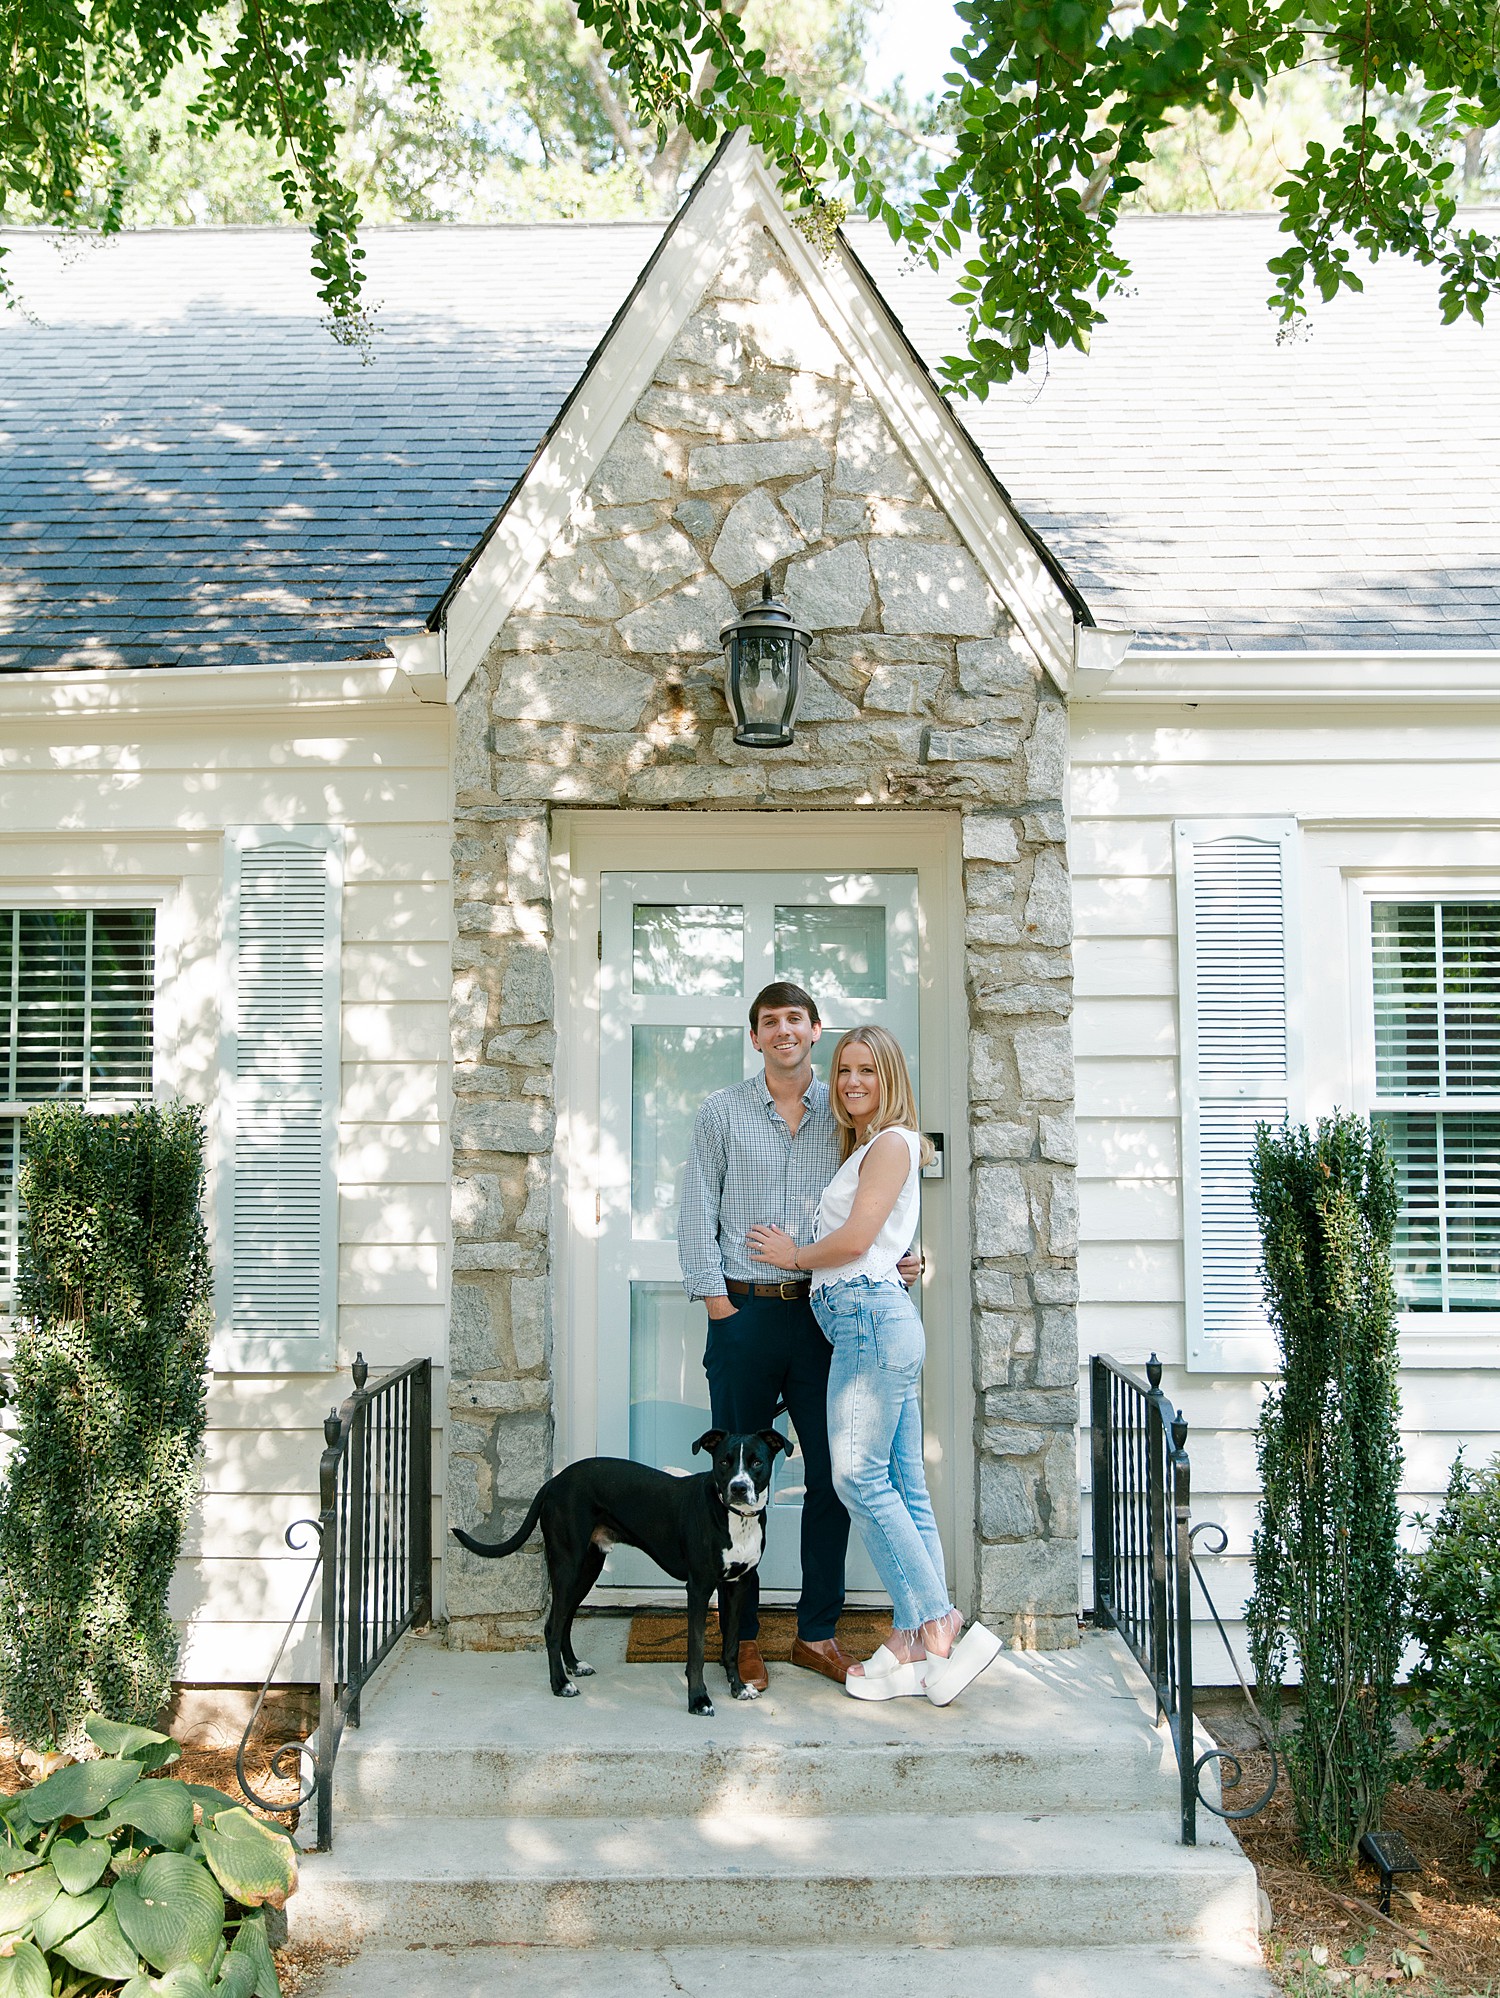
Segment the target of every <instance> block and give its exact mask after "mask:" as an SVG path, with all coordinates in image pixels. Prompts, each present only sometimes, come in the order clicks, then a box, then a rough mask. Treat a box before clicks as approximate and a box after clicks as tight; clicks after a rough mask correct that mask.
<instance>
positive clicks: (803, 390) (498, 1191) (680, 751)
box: [448, 221, 1079, 1645]
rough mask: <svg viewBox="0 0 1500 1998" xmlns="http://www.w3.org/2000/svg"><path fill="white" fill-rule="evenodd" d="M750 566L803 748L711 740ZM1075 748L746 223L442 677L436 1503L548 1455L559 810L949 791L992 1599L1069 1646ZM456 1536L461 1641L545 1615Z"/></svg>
mask: <svg viewBox="0 0 1500 1998" xmlns="http://www.w3.org/2000/svg"><path fill="white" fill-rule="evenodd" d="M997 504H998V502H997ZM767 567H770V568H771V569H772V571H773V575H774V578H775V582H776V585H777V587H778V589H779V591H780V592H781V593H783V594H785V595H786V596H788V597H789V598H790V600H791V602H792V605H793V607H794V610H795V613H796V615H797V617H798V619H799V620H800V621H801V622H803V623H804V624H807V625H809V626H810V627H811V628H812V629H813V631H814V634H815V636H814V643H813V648H812V658H813V663H814V666H815V668H816V670H815V671H814V672H813V673H812V674H811V675H810V676H809V683H808V685H807V686H806V688H805V691H804V694H803V697H802V702H801V706H800V710H799V717H798V724H797V740H796V743H795V745H794V747H792V748H791V749H787V750H782V751H777V752H772V753H765V752H756V751H753V750H744V749H739V748H736V747H735V745H734V743H733V741H732V739H731V730H730V727H729V722H728V711H727V709H726V706H725V703H724V699H723V694H722V690H721V684H720V671H721V668H720V654H719V646H718V632H719V627H720V625H721V623H722V622H724V621H725V620H726V619H728V618H730V617H732V616H733V615H734V614H735V612H736V607H737V599H736V596H735V595H732V594H731V591H734V592H737V593H738V599H739V600H740V601H748V600H749V597H750V596H751V594H753V592H752V590H751V589H750V588H749V587H747V586H750V585H752V584H754V583H755V582H756V581H758V579H759V577H760V574H761V572H762V570H764V569H765V568H767ZM1066 742H1067V724H1066V717H1065V714H1064V710H1063V707H1062V705H1061V703H1060V702H1059V701H1058V699H1057V698H1056V697H1055V695H1053V694H1051V693H1050V692H1049V691H1048V689H1047V687H1046V685H1045V684H1044V682H1043V680H1042V675H1041V672H1040V670H1039V667H1038V665H1037V662H1036V660H1035V658H1034V657H1033V656H1032V654H1031V652H1030V650H1029V649H1028V647H1027V646H1026V644H1025V643H1024V642H1023V641H1022V640H1021V638H1020V637H1019V635H1018V634H1017V632H1016V630H1015V628H1014V626H1013V625H1012V623H1011V621H1010V619H1009V618H1008V616H1007V614H1006V612H1005V610H1004V608H1003V607H1002V606H1001V605H1000V604H999V603H998V602H997V601H996V599H995V597H994V596H993V595H992V593H991V592H990V590H989V588H988V587H987V585H986V584H985V582H984V581H983V579H982V577H981V576H980V574H979V571H978V569H977V568H976V567H975V564H974V562H973V561H972V559H971V558H970V556H969V554H968V552H967V551H966V550H965V548H964V547H963V546H962V544H961V542H960V540H959V537H958V535H957V534H956V533H955V532H954V530H953V528H952V527H951V525H950V524H949V522H948V520H947V518H946V516H945V515H944V514H943V513H941V512H940V511H939V510H938V509H937V507H936V506H935V504H934V503H933V501H932V498H931V496H930V494H929V493H928V492H927V490H926V489H925V488H924V486H923V484H922V482H921V480H920V479H919V478H918V476H917V474H916V472H915V470H914V469H913V467H912V465H911V463H910V462H909V460H908V459H907V458H906V456H905V455H904V454H903V452H902V451H901V450H900V449H899V448H898V446H897V443H896V441H895V440H894V438H893V437H892V436H891V435H890V433H889V432H888V430H887V429H886V427H885V425H884V424H883V422H882V421H881V419H880V417H879V416H878V415H877V413H876V411H875V409H874V408H873V406H872V405H871V404H870V402H869V401H868V400H867V399H866V398H865V396H864V395H863V394H862V393H861V391H860V389H859V387H858V386H857V384H856V380H855V377H854V375H853V373H852V371H851V370H850V368H849V367H848V365H847V363H846V361H845V359H844V357H843V355H842V353H841V351H840V350H839V349H838V348H837V347H836V346H835V344H834V342H833V341H832V340H831V338H830V337H829V335H828V334H827V332H826V331H825V329H824V327H823V325H822V323H821V322H820V321H819V320H818V319H817V317H816V315H815V313H814V311H813V309H812V307H811V305H810V303H809V301H808V299H807V297H806V295H805V294H804V293H802V292H800V291H799V290H798V288H797V287H796V285H795V283H794V281H793V279H792V278H791V275H790V273H789V271H788V270H787V269H786V267H785V265H784V264H783V263H782V262H781V260H780V258H779V256H778V254H777V253H776V251H775V249H774V246H773V244H772V243H771V241H770V238H769V234H768V232H766V231H765V229H764V226H763V225H762V224H760V223H759V222H758V221H757V222H755V223H754V224H753V225H752V227H751V229H750V230H749V232H748V233H747V234H746V236H745V237H744V239H743V240H742V241H741V242H740V243H739V245H738V246H737V247H734V248H732V249H731V250H730V252H729V254H728V261H727V262H726V265H725V268H724V270H723V273H722V275H721V277H720V279H719V280H718V282H717V283H716V284H715V286H714V287H713V289H712V291H711V293H710V295H709V296H708V297H707V298H706V299H705V300H704V301H703V302H702V305H701V307H700V309H699V310H698V311H697V312H696V313H695V314H694V316H693V317H692V318H690V319H689V320H688V322H687V324H686V326H685V327H684V329H683V332H682V334H681V336H680V338H679V339H678V340H677V342H676V344H675V346H674V348H673V350H672V352H671V355H670V357H669V359H668V360H667V361H666V363H665V364H664V365H663V367H662V368H661V369H660V371H659V372H658V374H657V377H656V380H655V382H654V384H653V385H652V386H651V388H650V389H649V390H648V391H647V392H646V393H645V394H644V395H643V396H642V398H641V400H640V403H639V404H638V406H637V408H636V410H635V412H634V416H633V419H632V421H630V422H629V423H628V424H627V425H626V426H625V428H624V430H623V431H622V433H621V435H620V436H619V438H618V439H617V441H616V442H615V444H614V446H613V448H612V449H611V450H610V452H609V455H608V457H607V458H606V460H605V461H604V463H603V464H602V466H601V467H600V469H599V471H598V473H597V474H596V476H595V477H594V479H593V481H592V483H591V485H590V487H589V490H588V492H587V494H586V495H585V497H584V498H583V500H582V501H581V502H580V504H579V505H578V507H577V508H576V509H575V511H574V515H573V519H572V521H571V523H570V525H569V527H568V529H567V530H566V531H565V532H564V533H563V534H562V535H561V536H560V537H559V539H558V541H557V543H556V544H555V546H554V547H553V549H552V551H551V553H550V555H549V557H548V559H547V561H546V562H545V563H544V565H543V567H542V569H541V571H540V573H539V575H538V576H537V578H536V581H535V583H534V584H533V586H532V587H531V589H530V590H529V592H528V593H527V595H526V597H525V599H524V601H523V602H522V603H521V605H520V606H519V608H518V609H517V611H516V613H515V614H514V615H513V616H512V618H511V619H510V621H509V622H508V624H507V625H506V627H505V628H504V630H503V631H502V633H501V634H500V636H499V638H498V640H497V641H496V643H495V645H494V646H493V648H492V649H491V652H490V655H489V657H488V659H487V660H486V662H485V665H484V667H483V669H482V670H481V671H480V672H479V673H478V674H477V675H476V676H475V678H474V679H473V681H472V682H471V683H470V685H469V686H468V688H467V689H466V690H465V692H464V694H463V696H462V697H461V699H460V702H459V705H458V748H457V757H458V769H457V805H456V831H455V848H454V881H455V891H454V892H455V898H456V902H457V910H456V934H457V944H456V954H455V977H454V990H453V1061H454V1071H453V1073H454V1094H455V1102H454V1115H453V1144H454V1184H453V1228H454V1263H453V1268H454V1278H453V1313H452V1335H451V1338H452V1344H451V1371H450V1381H451V1402H450V1418H451V1421H450V1429H449V1448H450V1458H449V1472H448V1489H449V1494H450V1510H451V1512H452V1514H453V1517H454V1519H455V1521H456V1522H458V1523H462V1524H465V1525H467V1526H469V1527H471V1528H477V1529H478V1530H480V1531H481V1532H483V1533H485V1534H487V1535H497V1534H498V1533H500V1532H501V1531H507V1532H508V1531H512V1530H513V1529H514V1527H515V1525H516V1524H517V1523H518V1522H519V1517H520V1514H521V1511H522V1509H523V1508H524V1506H525V1505H526V1503H527V1502H528V1501H529V1500H530V1498H531V1497H532V1495H533V1493H534V1492H535V1490H536V1487H537V1485H538V1483H539V1482H540V1481H541V1480H542V1479H543V1478H544V1477H545V1476H546V1475H547V1473H548V1470H549V1467H550V1458H551V1437H552V1416H551V1407H552V1372H551V1346H552V1333H551V1327H550V1324H549V1314H548V1297H549V1269H550V1261H551V1257H552V1255H553V1254H554V1253H555V1250H554V1248H553V1246H552V1245H551V1244H550V1242H549V1233H548V1228H549V1223H548V1214H549V1182H550V1174H551V1145H552V1131H553V1110H552V1070H553V1061H554V1056H555V1052H556V1040H555V1034H554V1029H553V1010H554V1009H553V987H552V971H551V962H550V957H549V947H550V943H551V934H552V912H551V907H550V902H549V892H548V832H549V811H550V808H551V807H554V806H568V807H580V806H589V805H597V806H611V807H622V806H624V807H635V808H639V809H642V810H646V809H653V810H659V809H670V808H676V809H683V808H689V809H693V810H700V811H701V810H711V809H713V808H715V807H720V808H735V809H739V810H745V809H750V808H763V809H766V810H769V811H778V812H789V811H801V812H808V811H816V810H818V809H819V808H822V807H840V808H845V809H847V808H849V807H856V806H857V807H862V808H866V809H868V810H870V811H872V812H875V811H879V810H880V808H881V807H882V806H885V805H889V806H897V807H901V808H904V809H912V808H929V809H931V810H934V811H947V812H953V813H961V814H962V818H963V854H964V896H965V904H966V923H965V936H966V941H965V947H964V963H963V965H962V967H961V971H962V976H963V979H964V986H965V990H966V993H967V996H968V1013H969V1026H970V1063H969V1076H970V1092H969V1093H970V1119H971V1121H970V1145H971V1150H972V1155H973V1160H974V1171H973V1179H972V1188H973V1212H972V1244H973V1270H972V1298H973V1313H972V1339H973V1367H974V1383H975V1388H976V1436H975V1439H974V1440H975V1448H976V1451H977V1453H978V1477H977V1492H978V1502H977V1518H976V1520H975V1523H974V1527H975V1531H976V1533H977V1535H978V1538H979V1542H980V1546H979V1550H978V1553H979V1559H978V1563H977V1570H978V1573H979V1576H980V1586H981V1595H982V1608H983V1610H984V1612H985V1614H986V1615H987V1616H988V1617H990V1618H991V1619H992V1620H993V1621H994V1622H995V1624H996V1626H997V1627H999V1628H1001V1629H1002V1630H1004V1631H1005V1632H1006V1633H1007V1634H1010V1635H1014V1636H1016V1637H1018V1638H1019V1639H1020V1640H1021V1641H1023V1642H1034V1643H1038V1644H1043V1645H1060V1644H1065V1643H1071V1642H1074V1641H1075V1640H1076V1623H1075V1616H1076V1608H1077V1600H1078V1565H1079V1564H1078V1513H1079V1489H1078V1473H1077V1464H1076V1456H1075V1449H1076V1445H1075V1425H1076V1420H1077V1366H1078V1355H1077V1334H1076V1328H1075V1319H1074V1309H1073V1307H1074V1304H1075V1301H1076V1297H1077V1283H1076V1275H1075V1256H1076V1247H1077V1205H1076V1194H1075V1186H1074V1174H1073V1163H1074V1138H1073V1108H1072V1101H1073V1078H1072V1057H1071V1044H1070V1033H1069V1027H1068V1014H1069V1011H1070V1007H1071V952H1070V941H1071V917H1070V902H1069V888H1068V878H1067V869H1066V862H1065V852H1064V830H1063V813H1062V807H1061V803H1060V799H1061V796H1062V790H1063V779H1064V771H1065V763H1066ZM952 969H953V975H954V976H958V975H959V974H960V967H959V966H957V965H955V966H954V967H953V968H952ZM448 1559H449V1580H448V1606H449V1613H450V1616H451V1618H452V1619H453V1623H452V1626H451V1627H452V1631H453V1634H454V1637H455V1639H456V1641H459V1642H467V1643H475V1644H495V1643H506V1642H511V1641H515V1640H516V1639H517V1638H519V1637H521V1636H524V1635H526V1634H528V1633H530V1632H532V1631H534V1629H535V1628H536V1619H537V1616H538V1612H539V1609H540V1607H541V1604H542V1601H543V1591H544V1587H545V1583H544V1577H543V1570H542V1566H541V1560H540V1550H539V1546H538V1545H537V1544H536V1543H533V1545H532V1546H531V1547H530V1548H529V1549H528V1550H527V1553H526V1555H525V1556H518V1557H515V1558H514V1559H512V1560H510V1561H506V1562H505V1563H503V1564H496V1563H488V1564H486V1563H484V1562H482V1561H478V1560H475V1559H474V1558H473V1557H472V1556H469V1555H467V1554H465V1553H463V1552H462V1551H461V1550H459V1549H457V1548H456V1547H454V1546H453V1545H452V1543H450V1552H449V1556H448ZM965 1607H966V1608H971V1609H972V1608H976V1607H979V1606H977V1605H965Z"/></svg>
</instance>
